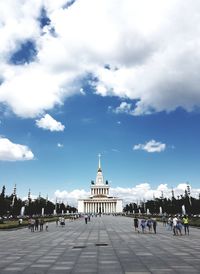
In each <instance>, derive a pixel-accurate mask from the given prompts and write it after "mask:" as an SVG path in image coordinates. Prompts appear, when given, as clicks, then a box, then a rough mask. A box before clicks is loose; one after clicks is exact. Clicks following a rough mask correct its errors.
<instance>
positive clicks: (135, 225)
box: [133, 216, 139, 232]
mask: <svg viewBox="0 0 200 274" xmlns="http://www.w3.org/2000/svg"><path fill="white" fill-rule="evenodd" d="M133 222H134V228H135V231H137V232H139V230H138V225H139V220H138V218H137V217H136V216H135V218H134V219H133Z"/></svg>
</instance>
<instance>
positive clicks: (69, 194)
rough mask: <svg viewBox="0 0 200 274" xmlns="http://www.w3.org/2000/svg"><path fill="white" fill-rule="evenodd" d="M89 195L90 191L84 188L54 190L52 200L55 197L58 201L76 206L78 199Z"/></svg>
mask: <svg viewBox="0 0 200 274" xmlns="http://www.w3.org/2000/svg"><path fill="white" fill-rule="evenodd" d="M89 195H90V192H87V191H85V190H84V189H74V190H72V191H66V190H63V191H61V190H56V191H55V193H54V200H55V199H57V200H58V201H63V202H65V203H68V204H69V205H76V206H77V201H78V199H82V198H85V197H88V196H89Z"/></svg>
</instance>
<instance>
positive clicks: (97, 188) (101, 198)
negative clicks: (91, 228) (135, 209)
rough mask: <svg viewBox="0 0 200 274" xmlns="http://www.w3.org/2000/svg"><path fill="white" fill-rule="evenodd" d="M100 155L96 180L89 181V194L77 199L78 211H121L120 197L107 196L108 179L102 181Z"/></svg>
mask: <svg viewBox="0 0 200 274" xmlns="http://www.w3.org/2000/svg"><path fill="white" fill-rule="evenodd" d="M100 157H101V155H99V166H98V171H97V176H96V182H94V181H92V182H91V186H90V188H91V196H90V197H88V198H86V199H79V200H78V212H79V213H94V214H96V213H105V214H106V213H121V212H122V210H123V209H122V199H118V198H117V197H110V196H109V188H110V186H109V184H108V181H106V182H104V178H103V173H102V169H101V160H100Z"/></svg>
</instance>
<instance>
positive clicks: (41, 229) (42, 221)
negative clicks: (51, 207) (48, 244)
mask: <svg viewBox="0 0 200 274" xmlns="http://www.w3.org/2000/svg"><path fill="white" fill-rule="evenodd" d="M39 225H40V231H43V225H44V220H43V219H42V218H41V219H40V220H39Z"/></svg>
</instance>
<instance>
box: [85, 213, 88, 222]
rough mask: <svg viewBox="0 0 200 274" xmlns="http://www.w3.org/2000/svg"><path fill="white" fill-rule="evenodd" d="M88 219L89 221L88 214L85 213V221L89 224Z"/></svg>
mask: <svg viewBox="0 0 200 274" xmlns="http://www.w3.org/2000/svg"><path fill="white" fill-rule="evenodd" d="M87 221H88V215H87V214H85V223H86V224H87Z"/></svg>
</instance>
